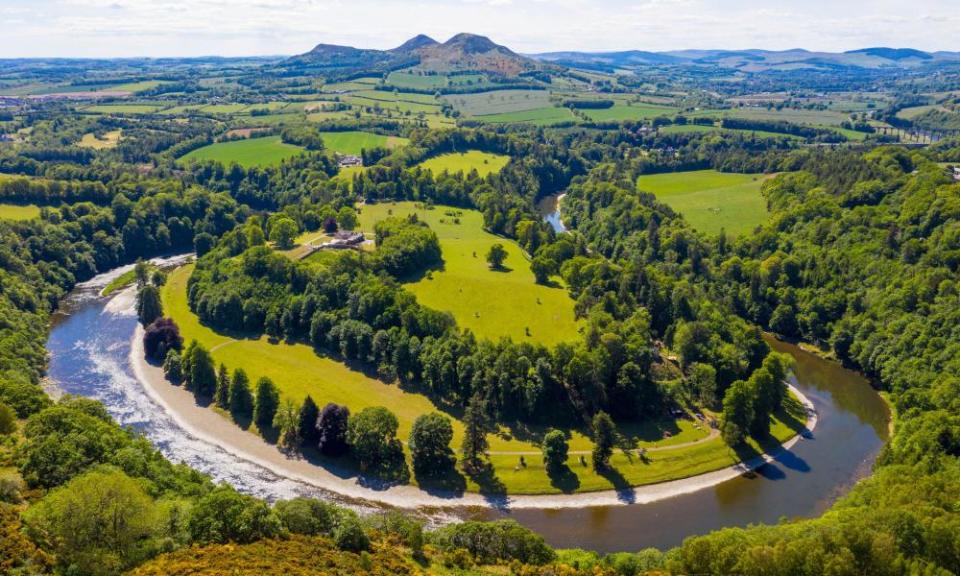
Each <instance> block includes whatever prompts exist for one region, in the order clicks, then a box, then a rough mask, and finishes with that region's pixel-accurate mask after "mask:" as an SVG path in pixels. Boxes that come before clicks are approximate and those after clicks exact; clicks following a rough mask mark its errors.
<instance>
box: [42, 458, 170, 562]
mask: <svg viewBox="0 0 960 576" xmlns="http://www.w3.org/2000/svg"><path fill="white" fill-rule="evenodd" d="M157 518H158V512H157V507H156V505H155V504H154V502H153V500H152V499H151V498H150V496H148V495H147V493H146V492H145V491H144V489H143V487H141V485H140V483H139V482H137V481H136V480H134V479H132V478H130V477H129V476H127V475H126V474H124V473H123V472H120V471H118V470H114V469H101V470H96V471H93V472H88V473H86V474H83V475H82V476H77V477H76V478H74V479H73V480H71V481H70V482H68V483H67V484H66V485H64V486H62V487H61V488H58V489H56V490H54V491H52V492H50V493H49V494H47V495H46V496H45V497H44V498H43V500H41V501H40V502H39V503H37V504H36V505H35V506H32V507H31V508H29V509H28V510H27V511H26V512H25V513H24V522H25V524H26V527H27V532H28V534H29V535H31V537H32V538H33V539H34V540H35V541H38V542H40V543H42V545H43V546H44V547H45V548H47V549H48V550H49V551H51V552H53V553H55V554H56V557H57V562H59V564H60V565H61V567H62V568H63V570H64V572H65V573H74V572H76V573H80V574H116V573H119V572H122V571H123V570H124V569H126V568H129V567H131V566H133V565H135V564H137V563H138V562H140V561H142V560H144V559H145V558H144V551H145V550H147V549H148V548H149V547H148V546H146V545H145V544H146V543H147V542H148V541H149V540H150V539H151V538H152V537H154V536H155V535H156V529H157V527H158V523H157ZM68 567H73V569H72V570H70V571H68V570H67V568H68Z"/></svg>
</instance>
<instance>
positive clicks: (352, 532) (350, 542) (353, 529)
mask: <svg viewBox="0 0 960 576" xmlns="http://www.w3.org/2000/svg"><path fill="white" fill-rule="evenodd" d="M333 543H334V544H336V545H337V548H339V549H341V550H345V551H347V552H363V551H364V550H368V549H369V548H370V539H369V538H368V537H367V533H366V532H364V531H363V525H362V524H360V520H359V519H358V518H357V517H356V516H354V515H346V516H344V517H343V518H341V519H340V521H339V522H337V526H336V528H334V529H333Z"/></svg>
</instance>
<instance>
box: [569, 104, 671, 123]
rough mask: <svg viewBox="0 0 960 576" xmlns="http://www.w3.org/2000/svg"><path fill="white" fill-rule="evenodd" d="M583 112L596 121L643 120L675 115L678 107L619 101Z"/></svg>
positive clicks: (585, 109)
mask: <svg viewBox="0 0 960 576" xmlns="http://www.w3.org/2000/svg"><path fill="white" fill-rule="evenodd" d="M581 112H583V114H584V115H585V116H586V117H587V118H589V119H591V120H593V121H594V122H623V121H624V120H642V119H644V118H656V117H657V116H668V115H673V114H675V113H676V112H677V109H676V108H670V107H669V106H657V105H655V104H637V103H631V104H629V105H627V104H623V103H617V104H615V105H614V106H613V107H612V108H597V109H589V108H584V109H582V110H581Z"/></svg>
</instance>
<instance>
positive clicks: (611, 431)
mask: <svg viewBox="0 0 960 576" xmlns="http://www.w3.org/2000/svg"><path fill="white" fill-rule="evenodd" d="M591 428H592V429H593V453H592V454H591V458H592V460H593V469H594V470H596V471H597V472H602V471H604V470H606V469H608V468H609V467H610V456H612V455H613V444H614V441H615V439H616V428H615V427H614V425H613V420H612V419H611V418H610V416H609V415H607V413H606V412H597V414H596V415H595V416H594V417H593V422H592V425H591Z"/></svg>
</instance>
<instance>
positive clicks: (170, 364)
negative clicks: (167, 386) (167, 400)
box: [163, 354, 183, 385]
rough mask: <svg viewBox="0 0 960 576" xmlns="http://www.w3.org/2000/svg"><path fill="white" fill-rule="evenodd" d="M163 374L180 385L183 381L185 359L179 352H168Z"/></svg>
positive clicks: (173, 382)
mask: <svg viewBox="0 0 960 576" xmlns="http://www.w3.org/2000/svg"><path fill="white" fill-rule="evenodd" d="M163 375H164V376H165V377H166V378H167V380H169V381H170V382H171V383H172V384H177V385H179V384H180V383H181V382H183V360H182V359H181V358H180V355H179V354H167V358H166V360H164V361H163Z"/></svg>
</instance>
